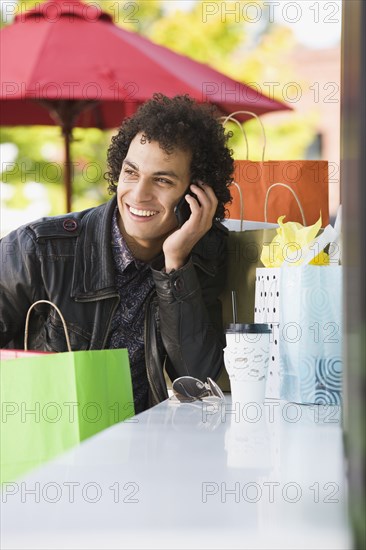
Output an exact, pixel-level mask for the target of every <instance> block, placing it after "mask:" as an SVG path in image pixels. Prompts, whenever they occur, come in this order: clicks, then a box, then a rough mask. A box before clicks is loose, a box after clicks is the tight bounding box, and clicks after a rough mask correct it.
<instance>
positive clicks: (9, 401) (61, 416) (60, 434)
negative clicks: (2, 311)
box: [0, 304, 134, 483]
mask: <svg viewBox="0 0 366 550" xmlns="http://www.w3.org/2000/svg"><path fill="white" fill-rule="evenodd" d="M52 305H53V304H52ZM28 314H29V312H28ZM27 317H28V316H27ZM67 339H68V338H67ZM25 347H26V346H25ZM0 378H1V390H0V391H1V419H0V429H1V448H0V458H1V483H4V482H8V481H14V479H16V478H18V477H19V476H21V475H23V474H25V473H26V472H28V471H29V470H31V469H33V468H34V467H36V466H38V465H41V464H43V463H44V462H46V461H48V460H50V459H52V458H54V457H56V456H57V455H58V454H60V453H62V452H63V451H65V450H67V449H70V448H71V447H73V446H75V445H77V444H78V443H80V442H81V441H83V440H84V439H86V438H88V437H90V436H92V435H94V434H96V433H98V432H100V431H101V430H103V429H105V428H108V427H109V426H112V425H113V424H115V423H117V422H120V421H122V420H126V419H127V418H129V417H131V416H133V415H134V404H133V393H132V382H131V373H130V366H129V359H128V352H127V350H126V349H113V350H98V351H75V352H72V351H69V352H65V353H51V354H41V355H36V356H35V355H34V354H32V355H30V356H29V357H22V358H18V359H13V360H8V361H1V366H0Z"/></svg>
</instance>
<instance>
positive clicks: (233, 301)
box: [231, 290, 238, 324]
mask: <svg viewBox="0 0 366 550" xmlns="http://www.w3.org/2000/svg"><path fill="white" fill-rule="evenodd" d="M231 304H232V306H233V322H234V324H236V323H237V322H238V308H237V303H236V290H232V291H231Z"/></svg>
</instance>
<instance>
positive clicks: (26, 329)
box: [24, 300, 71, 351]
mask: <svg viewBox="0 0 366 550" xmlns="http://www.w3.org/2000/svg"><path fill="white" fill-rule="evenodd" d="M37 304H49V305H50V306H52V307H54V308H55V310H56V311H57V313H58V314H59V316H60V319H61V321H62V326H63V327H64V333H65V338H66V345H67V351H71V345H70V338H69V333H68V330H67V326H66V322H65V319H64V318H63V315H62V313H61V311H60V310H59V308H58V307H57V306H56V305H55V304H54V303H53V302H49V301H48V300H38V301H37V302H34V304H32V305H31V306H30V308H29V309H28V312H27V317H26V319H25V330H24V350H25V351H27V350H28V328H29V317H30V314H31V311H32V309H33V308H34V306H36V305H37Z"/></svg>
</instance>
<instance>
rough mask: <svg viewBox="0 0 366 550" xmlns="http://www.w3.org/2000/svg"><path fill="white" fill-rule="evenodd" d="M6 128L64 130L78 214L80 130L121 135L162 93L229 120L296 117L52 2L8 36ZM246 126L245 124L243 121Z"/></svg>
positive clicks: (2, 105)
mask: <svg viewBox="0 0 366 550" xmlns="http://www.w3.org/2000/svg"><path fill="white" fill-rule="evenodd" d="M0 42H1V54H0V62H1V66H2V70H1V77H0V82H1V88H0V124H2V125H19V124H22V125H29V124H44V125H54V124H58V125H60V126H61V128H62V132H63V135H64V140H65V186H66V203H67V211H70V210H71V163H70V141H71V134H72V128H73V127H75V126H79V127H97V128H101V129H106V128H114V127H117V126H119V125H120V124H121V122H122V120H123V119H124V118H125V117H126V116H130V115H131V114H133V112H134V111H135V110H136V109H137V107H138V106H139V105H140V104H142V103H143V102H144V101H146V100H147V99H150V98H151V97H152V95H153V93H154V92H162V93H164V94H165V95H167V96H170V97H172V96H174V95H177V94H186V93H187V94H189V95H190V96H191V97H193V98H195V99H196V100H198V101H209V102H211V103H214V104H215V105H217V107H218V109H219V110H220V111H221V113H222V114H229V113H231V112H233V111H238V110H250V111H252V112H255V113H256V114H263V113H267V112H271V111H278V110H285V109H290V107H288V106H287V105H285V104H283V103H281V102H278V101H274V100H273V99H270V98H268V97H266V96H264V95H262V94H261V93H259V92H258V90H255V89H253V88H251V87H249V86H246V85H245V84H242V83H240V82H236V81H235V80H232V79H231V78H229V77H227V76H225V75H224V74H221V73H219V72H218V71H216V70H214V69H212V68H210V67H208V66H206V65H204V64H202V63H198V62H196V61H193V60H192V59H190V58H188V57H185V56H183V55H179V54H176V53H174V52H172V51H171V50H169V49H167V48H165V47H162V46H159V45H157V44H154V43H153V42H151V41H149V40H147V39H146V38H144V37H142V36H140V35H139V34H137V33H133V32H128V31H126V30H123V29H121V28H119V27H117V26H116V25H115V24H114V23H113V21H112V18H111V17H110V16H109V15H108V14H107V13H104V12H103V11H102V10H100V9H99V8H98V7H97V6H95V5H92V4H91V5H88V4H84V3H83V2H81V1H80V0H67V1H66V0H49V1H47V2H44V3H42V4H38V5H37V7H36V8H35V9H33V10H30V11H28V12H25V13H21V14H18V15H17V16H16V18H15V21H14V23H13V24H12V25H9V26H8V27H5V28H3V29H2V30H1V31H0ZM242 120H244V118H243V119H242Z"/></svg>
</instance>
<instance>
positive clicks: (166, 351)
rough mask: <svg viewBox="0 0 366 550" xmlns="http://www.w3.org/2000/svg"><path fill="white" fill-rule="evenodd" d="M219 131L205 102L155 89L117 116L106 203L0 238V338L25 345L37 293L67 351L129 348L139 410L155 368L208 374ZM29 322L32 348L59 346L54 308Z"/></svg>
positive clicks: (225, 173) (221, 233) (220, 339)
mask: <svg viewBox="0 0 366 550" xmlns="http://www.w3.org/2000/svg"><path fill="white" fill-rule="evenodd" d="M227 139H228V136H227V135H226V136H225V133H224V130H223V128H222V127H221V124H220V123H219V122H218V121H217V120H216V119H215V118H214V116H213V110H212V109H210V108H209V107H208V106H207V105H199V104H197V103H195V102H194V101H193V100H192V99H190V98H188V97H187V96H177V97H175V98H173V99H169V98H167V97H165V96H163V95H161V94H156V95H155V96H154V97H153V99H152V100H150V101H148V102H147V103H145V104H144V105H143V106H142V107H140V109H139V110H138V111H137V113H136V114H135V115H134V116H133V117H131V118H130V119H127V120H125V121H124V122H123V124H122V126H121V128H120V129H119V132H118V134H117V135H116V136H114V137H113V138H112V143H111V146H110V148H109V151H108V164H109V171H108V172H107V174H106V177H107V179H108V181H109V190H110V191H111V192H112V193H115V196H114V197H113V199H112V200H111V201H109V202H108V203H106V204H103V205H102V206H99V207H96V208H91V209H89V210H86V211H84V212H78V213H71V214H66V215H64V216H56V217H52V218H43V219H41V220H38V221H36V222H33V223H31V224H28V225H27V226H24V227H21V228H19V229H18V230H17V231H14V232H12V233H11V234H10V235H8V236H7V237H6V238H4V239H3V242H2V255H3V264H2V283H1V300H2V306H1V346H2V347H4V346H6V347H13V348H19V347H22V338H23V333H24V321H25V316H26V312H27V310H28V308H29V306H30V305H31V304H32V303H34V302H35V301H37V300H42V299H46V300H50V301H51V302H53V303H55V304H56V305H57V306H58V307H59V308H60V310H61V312H62V313H63V315H64V317H65V320H66V324H67V327H68V332H69V336H70V342H71V348H72V350H86V349H104V348H108V349H110V348H121V347H126V348H127V349H128V351H129V357H130V365H131V374H132V383H133V391H134V402H135V411H136V412H140V411H142V410H144V409H146V408H147V407H148V406H149V405H152V404H155V403H158V402H160V401H162V400H163V399H165V398H166V397H167V389H166V383H165V378H164V374H163V370H164V367H165V368H166V371H167V373H168V375H169V376H170V378H171V379H172V380H173V379H174V378H176V377H178V376H183V375H192V376H196V377H198V378H202V379H206V377H207V376H212V377H215V376H217V375H218V373H219V371H220V369H221V368H222V365H223V352H222V350H223V346H224V345H225V344H224V335H223V330H222V321H221V307H220V302H219V301H218V295H219V293H220V292H221V290H222V287H223V284H224V280H225V251H226V237H227V232H226V230H225V228H224V227H223V226H222V225H221V224H220V223H219V221H218V220H219V219H222V218H223V216H224V205H225V203H227V202H228V201H229V200H230V193H229V190H228V186H229V185H230V183H231V173H232V171H233V161H232V158H231V152H230V151H229V150H228V148H227ZM182 197H185V201H186V203H187V204H188V205H189V212H188V215H187V216H186V217H187V220H186V221H184V223H182V224H181V227H178V218H177V215H176V213H175V211H174V209H175V207H176V206H177V205H178V203H179V201H180V199H182ZM183 202H184V201H183ZM31 323H32V324H31V330H30V342H29V348H30V349H43V350H53V351H66V342H65V337H64V334H63V329H62V325H61V322H60V320H59V319H58V318H57V314H56V312H55V311H53V309H52V308H51V309H50V308H49V307H48V306H46V307H45V306H44V304H40V305H39V306H36V307H35V313H32V317H31Z"/></svg>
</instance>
